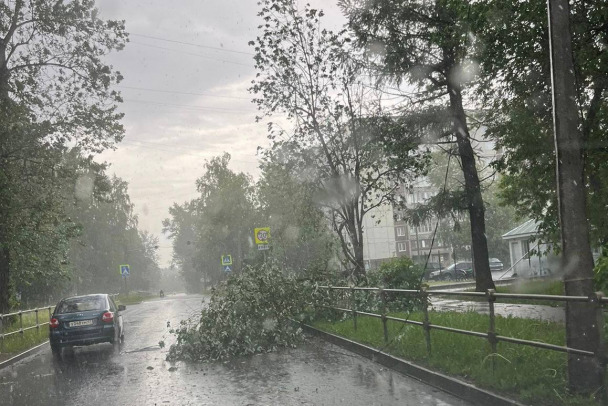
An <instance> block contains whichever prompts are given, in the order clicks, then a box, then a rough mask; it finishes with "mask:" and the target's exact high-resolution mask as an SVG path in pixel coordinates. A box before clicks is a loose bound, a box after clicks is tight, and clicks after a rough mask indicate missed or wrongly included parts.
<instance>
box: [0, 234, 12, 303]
mask: <svg viewBox="0 0 608 406" xmlns="http://www.w3.org/2000/svg"><path fill="white" fill-rule="evenodd" d="M5 238H6V237H5V233H4V230H3V228H2V227H0V314H3V313H9V310H10V306H9V299H10V261H9V259H10V257H9V250H8V247H6V246H4V245H3V241H4V240H5Z"/></svg>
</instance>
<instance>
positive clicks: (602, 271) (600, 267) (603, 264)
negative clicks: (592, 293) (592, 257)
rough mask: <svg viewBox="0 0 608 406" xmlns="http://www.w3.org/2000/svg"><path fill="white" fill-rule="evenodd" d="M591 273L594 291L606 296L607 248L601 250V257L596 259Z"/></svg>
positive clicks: (607, 284) (607, 282)
mask: <svg viewBox="0 0 608 406" xmlns="http://www.w3.org/2000/svg"><path fill="white" fill-rule="evenodd" d="M593 273H594V283H595V289H596V290H601V291H602V292H604V293H605V294H608V246H604V247H603V248H602V255H601V256H600V257H599V258H598V260H597V262H596V264H595V268H594V269H593Z"/></svg>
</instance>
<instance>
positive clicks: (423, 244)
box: [420, 240, 426, 248]
mask: <svg viewBox="0 0 608 406" xmlns="http://www.w3.org/2000/svg"><path fill="white" fill-rule="evenodd" d="M420 245H422V248H426V241H425V240H422V241H420Z"/></svg>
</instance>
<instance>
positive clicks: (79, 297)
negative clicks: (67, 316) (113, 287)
mask: <svg viewBox="0 0 608 406" xmlns="http://www.w3.org/2000/svg"><path fill="white" fill-rule="evenodd" d="M89 297H103V298H107V297H108V294H107V293H92V294H90V295H79V296H69V297H64V298H63V299H61V301H64V300H72V299H84V298H89Z"/></svg>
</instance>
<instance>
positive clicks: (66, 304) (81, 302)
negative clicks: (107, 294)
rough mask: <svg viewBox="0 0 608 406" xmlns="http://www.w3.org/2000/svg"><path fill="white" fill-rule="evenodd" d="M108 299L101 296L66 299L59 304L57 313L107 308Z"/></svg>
mask: <svg viewBox="0 0 608 406" xmlns="http://www.w3.org/2000/svg"><path fill="white" fill-rule="evenodd" d="M105 307H106V301H105V299H104V298H103V297H101V296H92V297H77V298H71V299H66V300H64V301H63V302H61V303H60V304H59V306H57V309H56V310H55V313H56V314H64V313H76V312H86V311H90V310H105Z"/></svg>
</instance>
